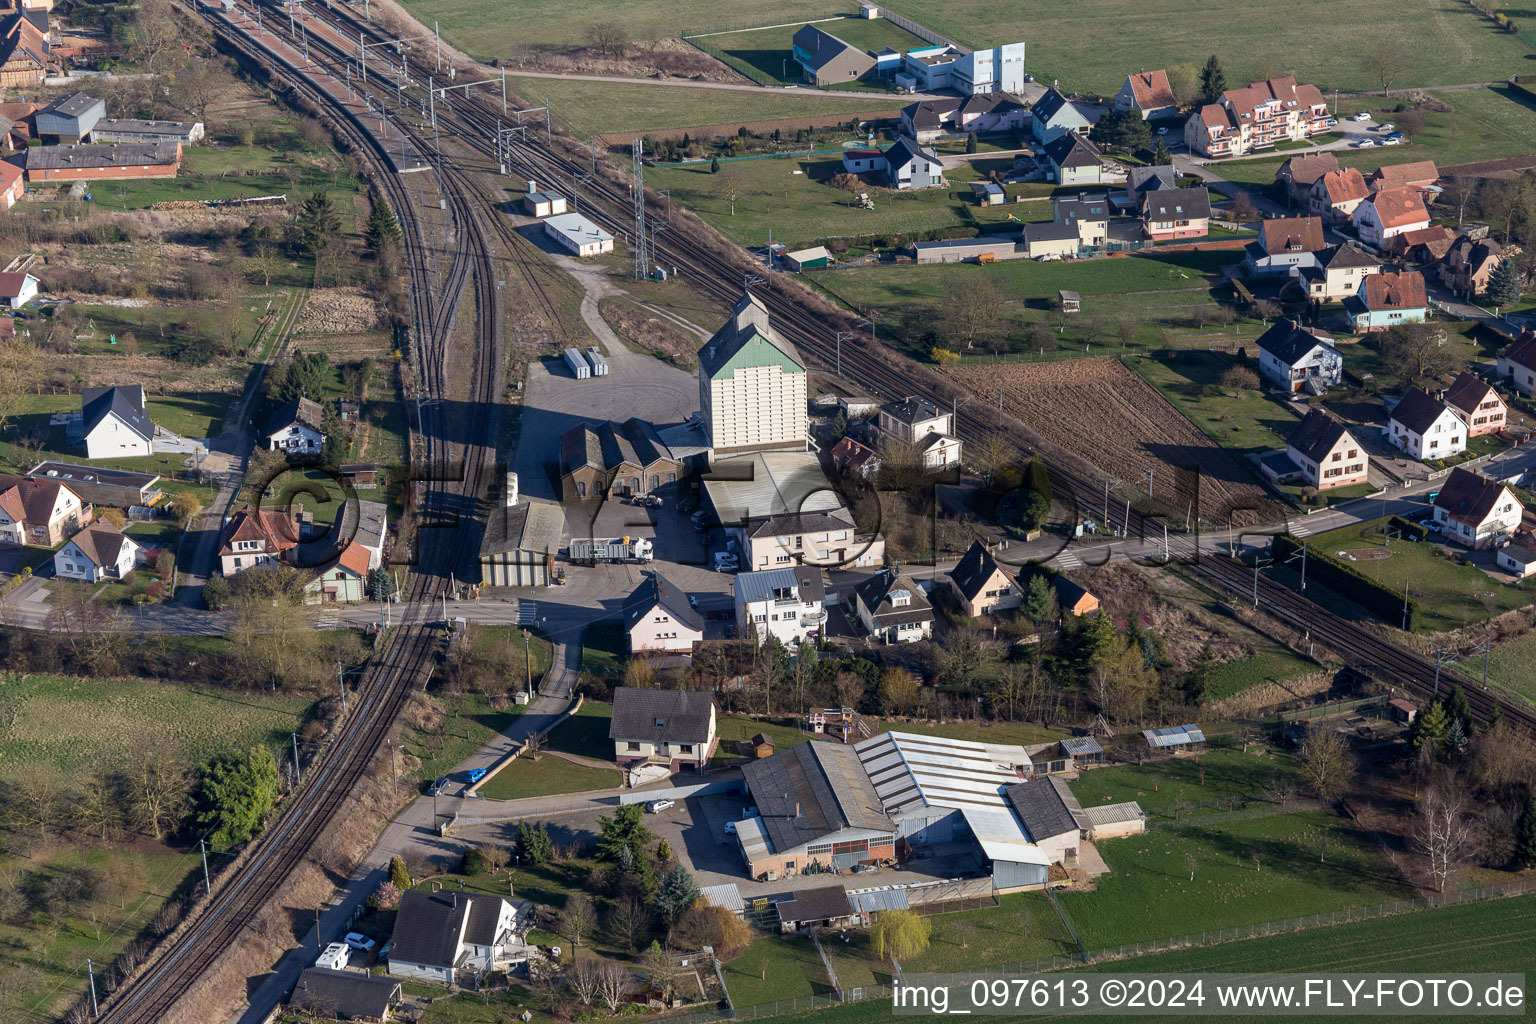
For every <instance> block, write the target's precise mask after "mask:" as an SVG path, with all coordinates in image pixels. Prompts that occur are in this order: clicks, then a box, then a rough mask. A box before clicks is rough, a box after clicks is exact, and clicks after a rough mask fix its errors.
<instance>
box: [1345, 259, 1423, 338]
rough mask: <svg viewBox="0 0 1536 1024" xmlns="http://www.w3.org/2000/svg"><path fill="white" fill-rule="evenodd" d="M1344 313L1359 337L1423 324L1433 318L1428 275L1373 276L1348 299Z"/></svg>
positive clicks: (1406, 273)
mask: <svg viewBox="0 0 1536 1024" xmlns="http://www.w3.org/2000/svg"><path fill="white" fill-rule="evenodd" d="M1344 312H1345V313H1346V314H1348V316H1349V322H1350V325H1351V326H1353V327H1354V329H1355V333H1356V334H1364V333H1366V332H1368V331H1384V330H1386V329H1387V328H1389V327H1397V326H1398V325H1400V324H1418V323H1423V322H1424V321H1425V320H1426V319H1428V317H1429V298H1428V296H1427V294H1426V292H1425V288H1424V275H1423V274H1421V273H1419V272H1418V271H1416V270H1405V271H1403V272H1402V273H1401V274H1386V273H1383V274H1372V275H1370V276H1369V277H1367V278H1366V279H1365V283H1364V285H1362V286H1361V288H1360V290H1359V291H1358V292H1356V293H1355V294H1354V295H1353V296H1351V297H1350V298H1349V299H1346V300H1345V302H1344Z"/></svg>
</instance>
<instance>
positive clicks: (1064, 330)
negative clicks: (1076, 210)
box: [775, 203, 1264, 362]
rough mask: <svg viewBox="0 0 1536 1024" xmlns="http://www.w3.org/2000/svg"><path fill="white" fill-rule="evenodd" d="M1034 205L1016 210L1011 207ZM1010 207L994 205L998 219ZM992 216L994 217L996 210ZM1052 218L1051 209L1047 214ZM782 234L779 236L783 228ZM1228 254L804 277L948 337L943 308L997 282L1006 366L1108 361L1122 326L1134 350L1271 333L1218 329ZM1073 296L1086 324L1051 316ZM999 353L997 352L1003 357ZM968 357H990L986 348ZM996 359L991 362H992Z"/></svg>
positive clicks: (1249, 326) (1242, 327)
mask: <svg viewBox="0 0 1536 1024" xmlns="http://www.w3.org/2000/svg"><path fill="white" fill-rule="evenodd" d="M1036 205H1042V206H1044V205H1048V204H1035V203H1025V204H1015V205H1014V206H1012V207H1009V209H1018V208H1019V207H1020V206H1022V207H1023V208H1024V209H1029V208H1030V207H1033V206H1036ZM1002 209H1004V208H1003V207H992V208H991V210H992V211H997V210H1002ZM988 212H991V211H988ZM1042 216H1047V217H1048V216H1049V211H1048V210H1044V211H1042ZM775 236H777V229H775ZM1234 258H1235V257H1234V256H1233V254H1232V253H1230V252H1223V251H1215V252H1179V253H1157V252H1150V253H1142V254H1138V255H1135V256H1127V257H1113V258H1101V259H1092V260H1076V261H1065V262H1058V263H1036V262H1035V261H1033V260H1005V261H1002V262H1000V263H992V264H988V265H978V264H950V265H947V266H927V267H913V266H898V267H854V268H851V269H847V270H835V271H817V272H814V273H812V274H808V275H805V276H806V277H807V278H808V279H809V280H810V281H811V282H812V283H813V284H814V285H815V286H816V287H817V288H819V289H820V290H822V291H823V292H825V293H827V294H828V295H829V296H830V297H832V298H833V299H835V300H837V301H839V302H841V303H842V304H843V305H845V306H847V307H848V308H850V309H856V310H870V309H878V310H880V311H881V312H882V314H883V320H884V322H885V323H893V322H895V321H896V320H897V319H898V318H906V319H908V320H910V321H911V322H912V323H918V324H922V325H923V326H924V327H925V328H927V329H929V330H933V329H935V328H937V329H938V330H939V334H940V336H941V337H942V333H943V332H942V327H943V322H944V315H943V314H944V310H945V308H946V302H947V299H948V297H949V296H950V295H952V294H953V293H954V292H955V291H956V289H959V288H963V287H965V286H966V284H967V283H968V282H970V281H973V280H975V278H976V277H981V278H984V279H986V280H988V281H990V282H991V283H992V285H993V286H994V287H995V288H996V289H997V292H998V294H999V296H1000V297H1001V299H1002V304H1001V305H1002V308H1001V312H1000V316H1001V318H1002V324H1003V330H1004V331H1005V332H1007V336H1006V337H1005V338H1004V339H1003V341H1004V342H1005V344H1003V345H1002V351H1007V352H1009V353H1011V354H1010V355H1008V356H1006V357H1004V358H1005V359H1029V360H1035V359H1042V360H1046V361H1049V360H1056V359H1076V358H1080V357H1082V356H1083V355H1085V354H1086V353H1085V352H1084V346H1085V345H1088V346H1089V348H1090V351H1092V352H1096V353H1098V354H1100V355H1102V354H1103V353H1105V352H1106V351H1116V350H1118V348H1119V346H1120V345H1121V341H1120V338H1119V332H1120V327H1121V325H1125V326H1126V327H1127V328H1128V329H1129V330H1130V331H1131V334H1130V335H1129V340H1130V342H1131V344H1132V345H1135V346H1147V347H1152V346H1156V347H1169V346H1174V347H1184V346H1186V345H1188V346H1191V347H1198V348H1202V349H1205V348H1210V347H1211V346H1213V345H1217V346H1220V347H1222V348H1224V349H1235V348H1236V347H1237V346H1238V345H1241V344H1243V343H1244V342H1245V341H1251V340H1252V339H1254V338H1257V337H1258V336H1259V334H1261V333H1263V330H1264V325H1263V324H1261V323H1258V322H1256V321H1245V320H1240V321H1237V322H1236V323H1234V324H1232V325H1230V326H1205V325H1214V324H1215V321H1216V317H1217V316H1218V307H1219V305H1220V304H1219V303H1218V301H1217V299H1216V295H1215V290H1216V289H1218V288H1220V287H1221V286H1222V281H1221V267H1222V266H1223V265H1224V264H1228V263H1232V262H1234ZM1061 289H1068V290H1071V291H1075V292H1077V293H1078V294H1079V295H1081V296H1082V297H1083V312H1082V315H1081V316H1078V317H1060V316H1058V315H1056V314H1055V313H1054V311H1053V308H1052V307H1053V304H1054V303H1055V301H1056V296H1057V292H1058V291H1059V290H1061ZM1039 323H1044V324H1048V325H1049V326H1050V327H1052V328H1053V329H1055V330H1057V331H1058V339H1059V348H1058V349H1057V350H1055V351H1047V352H1045V353H1043V355H1042V354H1041V353H1039V352H1037V351H1036V349H1035V348H1034V341H1033V339H1032V338H1031V337H1030V336H1029V335H1028V334H1027V333H1025V332H1026V331H1027V329H1028V328H1029V327H1031V326H1032V325H1034V324H1039ZM893 340H894V341H896V343H898V344H902V343H906V344H907V346H908V349H909V351H911V353H912V354H913V355H916V356H918V357H919V358H926V357H927V355H928V353H927V351H926V349H923V350H921V351H918V350H917V348H914V347H913V344H912V341H911V336H910V334H908V333H907V332H902V333H900V334H898V335H896V336H895V337H894V339H893ZM996 348H998V346H996V345H994V346H989V349H996ZM962 356H973V357H978V358H980V357H982V353H981V350H980V349H977V350H975V351H973V352H963V353H962ZM986 358H988V361H989V362H990V361H991V359H990V357H986Z"/></svg>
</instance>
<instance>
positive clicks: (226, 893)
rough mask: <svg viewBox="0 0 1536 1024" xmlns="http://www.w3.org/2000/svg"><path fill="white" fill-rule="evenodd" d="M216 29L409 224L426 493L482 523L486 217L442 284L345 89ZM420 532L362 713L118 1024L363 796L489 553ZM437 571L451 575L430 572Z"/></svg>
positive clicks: (181, 979) (231, 935)
mask: <svg viewBox="0 0 1536 1024" xmlns="http://www.w3.org/2000/svg"><path fill="white" fill-rule="evenodd" d="M210 20H212V21H213V22H214V25H215V30H216V31H217V32H218V34H219V35H220V36H221V37H222V38H223V39H224V40H225V41H226V42H227V43H228V44H229V45H231V46H233V47H235V48H236V49H237V50H239V51H240V52H242V53H243V54H244V55H245V56H246V57H247V58H248V59H252V60H255V61H257V62H258V63H260V64H263V65H267V66H269V67H271V69H272V70H273V73H274V77H276V78H279V79H281V80H284V81H286V82H287V83H288V85H289V87H290V88H292V89H293V90H294V91H295V93H296V94H298V95H299V96H301V97H303V98H304V99H305V100H307V101H308V102H310V103H313V104H315V105H316V106H318V107H319V108H320V109H322V110H323V111H325V112H327V113H328V114H330V115H331V116H332V119H333V120H334V122H335V124H336V126H337V130H338V131H339V132H341V134H342V135H343V136H345V137H346V138H347V139H348V141H349V142H350V143H351V144H352V145H353V146H354V147H355V148H356V150H357V151H358V152H359V153H360V154H361V155H362V156H363V157H364V160H365V162H366V163H367V164H368V165H369V166H370V168H371V169H372V170H373V171H374V172H375V173H374V175H373V177H374V180H375V182H376V184H377V185H378V187H379V188H380V189H381V191H382V192H383V194H384V196H385V198H387V199H388V200H389V201H390V205H391V206H392V207H393V208H394V211H395V214H396V217H397V218H398V219H399V220H400V222H401V227H402V235H403V237H404V239H405V247H406V254H405V255H406V260H405V265H406V268H407V271H406V272H407V275H408V283H409V291H410V307H411V321H412V326H413V332H414V333H415V335H416V341H417V344H416V357H417V360H418V362H419V364H420V373H421V386H422V387H423V389H424V391H426V392H427V393H426V394H425V395H424V396H423V399H424V400H423V401H422V402H420V403H418V407H419V410H420V411H419V415H418V417H417V423H416V437H415V439H414V440H415V441H416V442H417V443H419V444H420V446H421V447H420V451H419V456H420V458H421V460H422V461H423V462H424V463H425V464H426V465H427V466H429V467H431V471H430V472H427V473H424V474H422V475H423V476H424V477H426V479H425V480H424V481H422V482H421V483H419V484H418V488H419V491H418V493H420V494H421V496H422V499H423V500H422V502H421V504H422V505H424V506H425V507H426V508H427V509H429V510H431V509H432V508H434V507H435V506H439V505H441V506H445V507H451V508H453V509H455V510H460V509H462V510H466V511H469V512H470V513H471V514H473V513H474V512H476V511H478V509H477V505H478V501H479V496H480V495H481V493H482V492H483V489H484V484H485V482H486V480H485V474H486V472H487V471H488V470H489V469H490V467H491V464H492V462H493V460H494V452H495V447H494V444H495V417H494V415H492V413H494V407H495V401H496V398H497V396H498V391H499V387H500V375H499V366H500V363H499V362H498V344H497V338H498V333H499V332H498V324H499V320H500V310H499V305H498V296H497V291H496V286H495V282H494V265H493V263H492V260H491V256H490V253H489V250H488V247H487V245H486V242H485V237H484V234H483V233H482V232H481V230H480V228H479V211H477V210H475V209H474V207H473V205H472V203H471V202H470V199H469V197H468V196H467V195H465V194H463V193H462V192H460V190H457V189H455V190H450V195H449V199H450V203H449V208H450V210H451V211H452V215H453V218H454V224H455V229H456V232H457V234H458V235H459V236H460V237H461V238H462V239H463V240H464V242H465V244H464V245H463V246H456V247H455V253H456V255H455V259H454V262H453V264H452V266H451V267H450V269H449V273H448V277H447V282H446V286H445V287H444V288H443V289H441V290H437V289H434V288H433V287H432V283H433V282H432V281H431V280H430V275H429V274H428V273H427V271H426V261H425V259H424V258H423V254H422V247H423V243H424V239H425V233H424V230H423V226H422V224H421V218H420V215H419V211H418V210H417V209H416V207H415V205H414V204H413V202H412V201H411V198H410V196H409V193H408V192H407V191H406V189H405V188H404V186H403V184H402V183H401V182H400V181H399V179H398V176H397V175H395V174H393V173H391V172H390V170H389V161H388V158H387V156H386V155H385V153H384V152H383V149H382V148H381V143H380V142H379V140H378V139H376V138H374V137H373V136H372V134H371V133H370V132H369V131H368V130H367V129H366V127H365V126H364V125H363V124H362V122H361V121H360V119H359V118H357V117H356V116H355V115H354V114H353V113H352V112H350V111H349V110H348V109H347V108H346V107H345V106H344V105H341V104H340V103H338V102H337V101H336V98H335V97H334V96H333V95H332V94H331V93H329V92H328V91H327V90H326V89H325V88H323V87H320V86H317V85H316V84H315V83H314V82H311V81H309V80H308V79H307V78H306V77H305V76H304V75H303V74H301V73H300V72H299V71H298V69H297V67H296V66H295V65H294V64H293V63H292V62H290V61H288V60H285V59H284V58H283V56H282V54H281V52H280V50H279V49H278V48H276V47H274V46H269V45H263V44H261V43H258V42H257V41H255V40H253V39H251V38H250V37H249V36H248V35H247V34H245V33H243V32H242V31H241V30H240V28H239V25H238V22H237V21H235V20H234V19H226V18H223V17H220V18H217V19H210ZM419 141H420V140H418V142H419ZM452 173H454V172H451V171H450V176H451V174H452ZM471 280H472V281H473V286H474V289H475V291H474V294H475V301H476V310H475V312H476V321H477V333H476V352H475V359H474V370H473V380H472V381H471V382H470V389H469V391H470V394H471V396H472V397H471V399H470V401H471V402H472V403H473V404H474V405H476V406H478V408H477V409H475V410H472V411H470V410H467V411H466V412H465V413H459V414H457V415H453V414H451V413H450V410H449V409H447V408H445V400H446V399H447V396H448V394H449V391H448V384H449V381H448V380H447V378H446V365H447V360H448V345H449V341H450V339H451V338H452V334H453V324H454V319H455V316H456V314H457V309H458V304H459V302H458V296H459V295H460V294H461V292H462V290H463V288H464V286H465V285H466V284H468V283H469V282H470V281H471ZM470 413H479V414H478V415H474V414H470ZM450 422H452V423H453V424H454V427H455V429H463V427H464V424H466V423H467V424H469V427H468V429H467V431H466V432H465V433H464V434H463V435H462V438H461V441H460V442H459V443H455V442H453V441H450V440H447V438H448V437H451V436H453V435H450V434H449V433H448V429H449V426H450ZM413 454H417V453H415V452H413ZM413 461H416V460H415V459H413ZM420 536H421V538H422V541H421V543H419V544H418V555H419V562H420V564H419V565H418V566H417V570H418V571H417V572H416V573H415V574H414V575H413V578H412V585H411V590H410V594H409V598H410V603H409V604H408V605H406V606H405V611H404V614H403V616H402V625H401V627H400V628H399V629H397V630H396V631H395V632H394V633H393V634H392V635H391V636H390V638H389V640H388V641H387V642H386V645H385V647H384V648H383V650H382V651H381V652H379V654H378V655H377V656H376V658H375V660H374V661H373V662H372V663H371V664H370V666H369V669H368V672H367V674H366V676H365V679H364V681H363V683H362V684H361V685H360V687H359V693H358V696H357V698H356V700H355V702H354V704H353V707H352V710H351V712H350V714H349V716H348V717H347V719H346V720H345V721H344V722H343V723H342V724H341V725H340V727H339V729H338V732H337V733H336V735H335V736H334V737H333V738H332V740H331V741H330V745H329V748H328V749H327V751H326V752H325V753H324V754H323V756H322V757H321V758H320V759H319V760H318V761H316V762H315V763H313V764H311V765H310V766H309V769H308V772H307V773H306V778H305V780H304V782H303V784H302V785H301V786H300V787H299V788H298V790H297V791H296V792H295V793H293V794H292V795H291V796H290V797H289V799H288V800H287V801H286V803H285V805H284V808H283V810H282V811H281V813H280V814H279V815H278V816H277V819H276V820H275V821H274V822H273V823H272V824H271V825H270V827H269V828H268V829H267V830H266V831H265V832H264V833H263V835H262V836H261V837H260V839H259V840H257V842H256V844H255V846H254V847H253V848H252V849H251V850H249V851H248V852H247V853H246V855H245V856H244V859H243V860H242V861H241V862H240V863H238V864H237V865H236V867H235V869H234V870H232V871H231V872H230V873H228V874H227V876H226V877H225V878H224V879H221V881H220V884H219V886H218V888H217V889H216V890H215V891H214V893H213V895H212V896H211V897H210V899H209V900H208V901H207V902H206V903H205V904H204V905H203V906H201V907H200V908H198V909H197V910H195V911H194V913H193V915H192V917H191V918H190V919H189V921H188V923H187V924H186V925H184V926H183V928H182V929H181V930H180V931H179V932H178V933H177V934H176V935H175V936H174V937H173V938H172V939H170V940H168V941H167V942H166V943H165V944H164V945H163V946H162V948H161V949H160V950H158V951H157V953H156V955H155V957H154V958H153V959H152V960H151V961H150V963H149V964H148V965H147V966H146V967H145V968H144V969H143V970H141V971H140V973H139V974H138V975H137V976H135V977H134V978H133V979H131V980H130V981H129V982H128V984H126V985H125V986H124V987H122V988H121V989H119V990H118V991H117V992H116V993H114V994H113V996H112V997H111V999H110V1000H109V1001H107V1002H106V1004H105V1005H104V1006H103V1007H102V1013H101V1016H100V1018H99V1019H100V1020H102V1021H104V1022H108V1024H157V1022H159V1021H162V1020H164V1019H165V1017H166V1015H167V1014H168V1013H169V1012H170V1010H171V1008H172V1006H173V1005H174V1004H175V1003H176V1001H177V1000H178V999H179V998H180V997H181V996H182V995H183V994H184V993H185V992H186V991H187V990H188V989H189V988H190V987H191V986H192V985H193V984H194V983H195V982H196V980H197V979H198V978H200V977H201V976H202V975H203V973H204V972H205V971H207V970H208V969H209V967H210V966H212V965H213V964H214V962H215V961H216V960H217V959H218V958H219V957H220V956H221V955H222V954H224V953H225V952H226V951H227V950H229V949H231V948H232V947H233V946H234V944H235V943H236V942H237V940H238V939H239V937H240V935H241V933H242V932H243V931H244V930H245V929H247V928H248V927H249V926H250V924H251V922H252V920H253V919H254V917H255V915H256V914H257V912H258V911H260V910H261V909H262V908H263V907H265V906H267V905H268V904H269V903H270V901H271V900H272V899H273V897H274V896H275V895H276V894H277V892H278V891H279V889H280V888H281V887H282V885H283V883H284V882H285V881H286V880H287V879H288V877H289V875H290V874H291V872H292V870H293V868H294V867H295V866H296V865H297V864H298V863H300V862H301V861H302V860H303V858H304V857H305V856H306V854H307V853H308V852H309V851H310V850H311V849H312V848H313V846H314V845H315V843H316V842H317V841H319V840H320V839H321V838H322V836H323V835H324V834H325V832H326V830H327V828H328V827H329V826H330V825H331V824H332V823H333V822H334V820H335V818H336V816H337V814H338V812H339V811H340V810H341V808H342V807H343V806H344V804H345V802H346V801H347V799H348V797H349V796H350V795H351V794H352V793H353V792H354V790H355V789H356V787H357V784H358V783H359V781H360V780H361V779H362V777H363V775H364V774H365V772H366V771H367V770H368V766H369V765H370V764H371V763H372V761H373V759H374V757H375V756H376V755H377V753H378V751H379V750H380V749H381V747H382V744H383V741H384V739H385V737H386V736H387V735H388V733H389V730H390V729H391V728H392V726H393V724H394V722H395V719H396V717H397V715H398V713H399V711H400V709H401V708H402V707H403V705H404V703H405V701H406V699H407V698H408V696H409V693H410V691H411V690H412V688H413V685H414V684H415V683H416V682H417V681H419V680H420V679H421V678H423V676H424V675H425V674H426V672H427V670H428V669H429V667H430V664H431V659H432V656H433V649H434V644H435V639H434V631H433V630H432V629H430V628H429V627H428V626H427V624H426V619H427V616H428V614H429V613H430V609H431V600H432V599H433V598H434V597H435V596H436V594H437V593H438V592H439V591H440V590H441V589H442V587H443V584H444V581H445V578H446V576H447V573H448V571H450V570H454V569H460V568H461V566H462V563H463V562H464V561H466V560H467V559H466V556H468V558H472V557H473V555H474V554H475V553H474V552H471V551H469V550H468V546H469V545H468V543H467V541H468V539H469V538H470V537H472V536H473V532H472V531H464V530H427V531H422V533H421V535H420ZM429 567H430V568H434V569H436V570H437V571H436V572H427V571H423V570H425V569H427V568H429Z"/></svg>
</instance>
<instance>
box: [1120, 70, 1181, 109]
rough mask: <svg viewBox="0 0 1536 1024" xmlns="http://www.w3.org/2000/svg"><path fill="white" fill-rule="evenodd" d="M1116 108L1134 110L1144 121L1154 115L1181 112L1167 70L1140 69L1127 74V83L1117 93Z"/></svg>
mask: <svg viewBox="0 0 1536 1024" xmlns="http://www.w3.org/2000/svg"><path fill="white" fill-rule="evenodd" d="M1115 109H1116V110H1134V111H1136V113H1138V114H1140V115H1141V119H1142V120H1143V121H1147V120H1150V119H1152V118H1154V117H1173V116H1174V115H1176V114H1177V113H1178V112H1179V104H1178V101H1177V100H1175V99H1174V98H1173V87H1172V86H1171V85H1169V84H1168V72H1166V71H1138V72H1136V73H1135V74H1134V75H1126V76H1125V84H1124V85H1122V86H1121V87H1120V91H1119V92H1117V93H1115Z"/></svg>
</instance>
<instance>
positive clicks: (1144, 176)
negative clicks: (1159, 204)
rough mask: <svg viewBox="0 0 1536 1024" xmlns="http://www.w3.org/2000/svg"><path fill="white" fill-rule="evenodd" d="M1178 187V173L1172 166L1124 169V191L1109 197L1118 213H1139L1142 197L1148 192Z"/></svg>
mask: <svg viewBox="0 0 1536 1024" xmlns="http://www.w3.org/2000/svg"><path fill="white" fill-rule="evenodd" d="M1178 187H1179V178H1178V172H1176V171H1175V170H1174V169H1173V165H1172V164H1150V165H1148V166H1145V167H1127V168H1125V191H1124V192H1117V193H1115V194H1114V195H1111V196H1110V197H1109V199H1110V203H1111V204H1112V205H1113V206H1114V207H1115V210H1116V211H1117V212H1119V213H1132V214H1138V213H1140V212H1141V200H1142V197H1143V196H1144V195H1145V194H1146V193H1148V192H1156V191H1158V190H1160V189H1174V188H1178Z"/></svg>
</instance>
